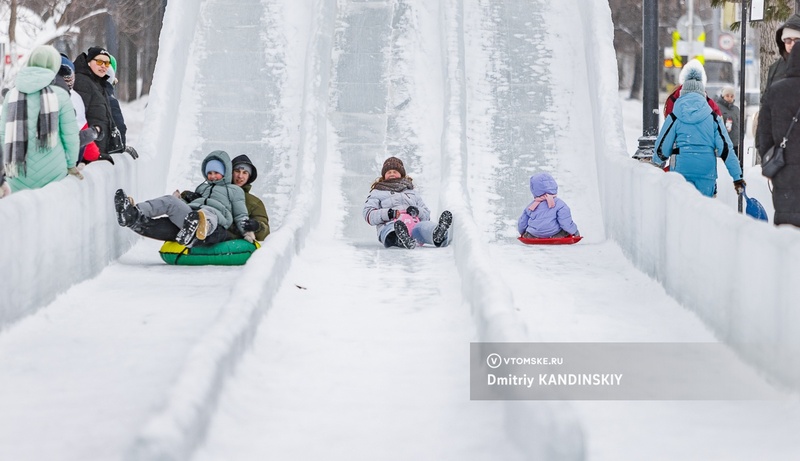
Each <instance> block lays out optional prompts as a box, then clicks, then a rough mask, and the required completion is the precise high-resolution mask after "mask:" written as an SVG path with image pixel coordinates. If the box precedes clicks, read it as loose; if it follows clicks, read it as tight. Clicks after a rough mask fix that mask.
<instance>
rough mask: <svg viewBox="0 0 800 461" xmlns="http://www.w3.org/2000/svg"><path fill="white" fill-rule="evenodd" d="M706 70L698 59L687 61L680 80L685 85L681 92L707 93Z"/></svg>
mask: <svg viewBox="0 0 800 461" xmlns="http://www.w3.org/2000/svg"><path fill="white" fill-rule="evenodd" d="M706 80H707V77H706V71H705V69H703V65H702V64H700V61H698V60H697V59H692V60H691V61H689V62H687V63H686V65H685V66H683V69H682V70H681V75H680V82H681V84H682V85H683V87H682V88H681V94H683V93H684V92H686V93H700V94H703V95H704V94H705V93H706Z"/></svg>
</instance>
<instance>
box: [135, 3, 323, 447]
mask: <svg viewBox="0 0 800 461" xmlns="http://www.w3.org/2000/svg"><path fill="white" fill-rule="evenodd" d="M290 3H291V2H290ZM207 4H209V5H213V4H214V2H213V1H209V2H207ZM270 4H274V5H285V4H284V3H281V2H271V3H270ZM223 5H224V3H223ZM237 5H239V3H237ZM254 6H257V7H258V8H260V2H254ZM314 6H315V8H314V11H316V12H318V13H319V14H318V15H317V16H315V19H314V22H313V23H312V24H311V26H312V27H311V31H310V34H311V37H310V39H309V42H308V43H309V47H308V49H307V50H302V51H304V52H305V54H304V56H305V61H304V66H303V67H301V71H302V74H301V75H302V77H300V80H299V81H303V82H304V85H303V86H302V93H303V95H302V103H301V124H300V133H299V146H298V150H297V174H296V178H295V184H294V193H293V196H292V200H291V204H290V206H289V208H288V209H291V210H292V212H291V213H290V214H288V215H287V216H286V217H285V220H284V221H283V223H282V225H281V227H280V229H279V230H277V231H275V232H274V233H273V234H272V235H271V236H270V238H269V239H268V240H267V242H265V244H264V246H263V247H262V249H261V250H259V251H258V252H256V253H255V254H254V255H253V256H252V257H251V259H250V260H249V261H248V264H247V265H246V266H244V267H243V268H242V270H241V274H240V275H239V278H238V281H237V282H236V284H235V286H234V287H233V290H232V296H231V298H230V301H229V302H228V303H227V304H226V305H225V306H224V307H223V309H222V311H221V314H220V316H219V318H218V319H217V321H216V322H215V324H214V326H213V328H211V330H210V331H209V332H208V333H207V334H206V335H205V336H204V337H203V338H201V340H200V341H199V342H198V343H197V344H196V345H195V347H194V349H193V350H192V352H191V354H190V356H189V357H188V360H187V361H186V363H185V366H184V369H183V372H182V374H181V376H180V377H179V379H178V380H177V382H176V384H175V385H174V387H173V389H172V392H171V394H170V398H169V399H168V401H167V402H166V405H165V406H164V408H163V409H162V410H161V411H160V412H159V413H158V414H156V415H155V416H153V417H152V418H151V419H150V421H149V422H148V423H147V424H146V425H145V426H144V428H143V429H142V431H141V432H140V434H139V436H138V437H137V439H136V441H135V442H134V443H133V444H132V446H131V447H130V449H129V450H128V453H127V459H130V460H152V459H159V460H183V459H188V457H189V456H190V455H191V453H192V452H193V451H194V450H195V448H196V447H197V445H198V444H199V443H200V442H201V441H202V439H203V438H204V436H205V433H206V429H207V426H208V422H209V419H210V415H211V414H212V413H213V411H214V408H215V407H216V403H217V400H218V397H219V394H220V391H221V389H222V384H223V381H224V380H225V377H226V376H227V374H228V373H229V372H231V371H232V370H233V369H234V368H235V367H236V364H237V362H238V361H239V359H240V357H241V354H242V353H243V352H244V351H245V350H246V349H247V348H248V346H249V344H250V343H251V341H252V338H253V336H254V333H255V331H256V329H257V327H258V325H259V323H260V321H261V319H262V317H263V314H264V312H265V311H266V310H267V308H268V307H269V306H270V303H271V299H272V297H273V295H274V293H275V292H276V291H277V290H278V288H279V287H280V285H281V282H282V280H283V277H284V275H285V273H286V271H287V270H288V267H289V266H290V265H291V262H292V259H293V256H294V253H295V252H297V251H299V250H300V249H301V248H302V247H303V246H304V244H305V239H306V236H307V234H308V229H309V228H310V227H311V226H313V224H314V223H315V221H316V219H317V217H318V215H319V202H320V200H319V199H320V193H321V187H320V184H321V175H322V171H321V169H320V168H319V167H318V166H319V165H322V164H323V163H324V161H325V148H326V142H327V141H326V131H325V129H326V125H325V123H324V121H325V118H324V115H325V111H324V105H320V104H319V102H320V101H324V100H325V94H326V91H327V75H329V64H330V60H329V56H330V47H331V42H332V28H333V27H332V26H333V24H332V22H331V21H330V20H331V19H332V18H333V17H334V13H333V11H335V2H334V1H332V0H319V1H317V2H315V5H314ZM228 13H230V9H229V8H221V9H218V10H216V14H219V15H221V16H219V17H221V18H227V19H231V18H230V17H229V16H227V15H228ZM224 20H225V19H223V21H224ZM255 25H258V22H256V23H255ZM255 30H258V28H256V29H255ZM233 40H236V38H233ZM239 40H241V41H240V42H238V43H237V44H238V46H239V49H240V50H246V49H251V48H252V46H253V43H252V41H246V40H242V39H241V37H240V38H239ZM209 46H213V45H212V44H211V43H209ZM230 46H232V44H231V43H230V42H229V43H226V44H225V45H224V47H223V48H222V49H227V48H228V47H230ZM295 51H298V50H295ZM302 51H301V52H302ZM303 69H304V70H303ZM223 72H230V69H224V70H223ZM290 77H294V78H297V77H298V76H297V75H293V76H290ZM214 90H215V89H211V90H210V91H214ZM221 117H222V118H221V119H220V120H219V123H225V121H224V120H225V116H224V114H221ZM213 124H214V123H213V121H212V123H211V124H210V125H208V126H213ZM229 128H230V129H233V128H237V129H240V128H242V127H231V126H229ZM243 128H244V129H245V130H246V131H247V130H248V128H247V127H246V126H245V127H243ZM251 129H256V127H252V128H251ZM245 136H247V135H246V134H245ZM253 141H255V139H254V140H253ZM220 147H223V148H224V144H223V145H220Z"/></svg>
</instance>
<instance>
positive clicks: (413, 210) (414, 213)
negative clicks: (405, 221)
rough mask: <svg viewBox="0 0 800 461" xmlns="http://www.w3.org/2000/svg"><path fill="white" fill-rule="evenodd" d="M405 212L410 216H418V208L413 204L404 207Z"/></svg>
mask: <svg viewBox="0 0 800 461" xmlns="http://www.w3.org/2000/svg"><path fill="white" fill-rule="evenodd" d="M406 213H408V214H409V215H410V216H411V217H412V218H416V217H417V216H419V208H417V207H415V206H414V205H411V206H409V207H408V208H406Z"/></svg>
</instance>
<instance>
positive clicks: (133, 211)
mask: <svg viewBox="0 0 800 461" xmlns="http://www.w3.org/2000/svg"><path fill="white" fill-rule="evenodd" d="M114 209H115V210H116V212H117V223H118V224H119V225H120V226H122V227H131V226H133V225H134V224H135V223H136V222H137V221H138V220H139V219H141V217H142V214H141V212H140V211H139V209H138V208H136V207H135V206H134V205H133V198H131V197H128V196H127V195H125V191H123V190H122V189H117V192H115V193H114Z"/></svg>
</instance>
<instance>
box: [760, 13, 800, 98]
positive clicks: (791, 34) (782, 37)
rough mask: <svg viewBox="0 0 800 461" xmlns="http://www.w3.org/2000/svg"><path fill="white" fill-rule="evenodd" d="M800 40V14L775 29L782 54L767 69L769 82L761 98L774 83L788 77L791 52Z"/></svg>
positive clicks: (794, 15) (779, 50)
mask: <svg viewBox="0 0 800 461" xmlns="http://www.w3.org/2000/svg"><path fill="white" fill-rule="evenodd" d="M797 42H800V14H793V15H792V16H791V17H789V19H787V20H786V22H785V23H784V24H783V25H782V26H780V27H779V28H778V29H777V30H776V31H775V43H776V44H777V45H778V52H779V54H780V56H779V57H778V60H777V61H775V62H774V63H772V65H770V66H769V70H768V71H767V83H766V85H764V87H763V89H762V90H761V99H762V100H763V99H764V94H765V93H766V91H767V90H768V89H769V87H771V86H772V84H773V83H775V82H777V81H778V80H781V79H782V78H784V77H786V70H787V69H788V68H789V65H788V61H789V53H791V52H792V47H794V46H795V44H796V43H797Z"/></svg>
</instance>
